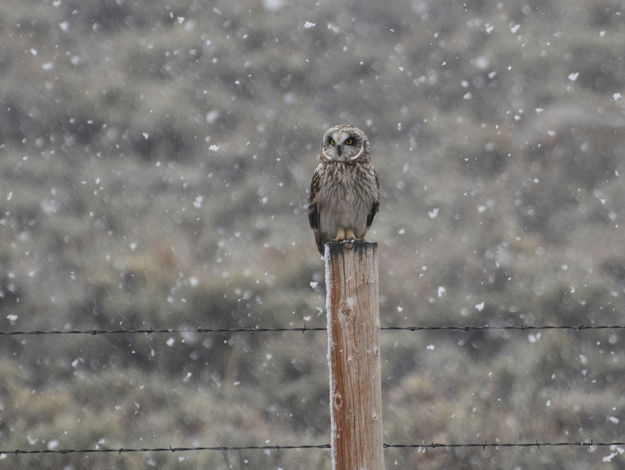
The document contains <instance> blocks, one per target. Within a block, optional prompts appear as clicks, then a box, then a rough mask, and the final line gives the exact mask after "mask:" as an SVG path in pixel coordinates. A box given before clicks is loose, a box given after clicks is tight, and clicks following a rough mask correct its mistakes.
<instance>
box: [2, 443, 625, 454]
mask: <svg viewBox="0 0 625 470" xmlns="http://www.w3.org/2000/svg"><path fill="white" fill-rule="evenodd" d="M613 446H625V441H623V442H621V441H615V442H603V441H601V442H592V441H583V442H574V441H572V442H547V441H544V442H540V441H534V442H474V443H458V444H455V443H436V442H431V443H420V444H384V448H385V449H444V448H448V449H455V448H482V449H487V448H513V447H517V448H536V449H540V448H541V447H613ZM308 449H330V444H302V445H266V446H212V447H206V446H196V447H173V446H168V447H152V448H149V447H140V448H129V447H120V448H101V449H33V450H23V449H12V450H0V455H33V454H62V455H67V454H128V453H135V452H171V453H176V452H205V451H213V452H230V451H246V450H264V451H267V450H275V451H278V452H279V451H282V450H308Z"/></svg>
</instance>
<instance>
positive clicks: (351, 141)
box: [345, 139, 354, 145]
mask: <svg viewBox="0 0 625 470" xmlns="http://www.w3.org/2000/svg"><path fill="white" fill-rule="evenodd" d="M345 145H354V141H353V140H352V139H347V140H346V141H345Z"/></svg>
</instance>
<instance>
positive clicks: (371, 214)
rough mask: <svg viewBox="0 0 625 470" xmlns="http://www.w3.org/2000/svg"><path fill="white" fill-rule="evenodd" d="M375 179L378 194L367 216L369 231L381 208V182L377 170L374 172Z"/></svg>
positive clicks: (376, 193)
mask: <svg viewBox="0 0 625 470" xmlns="http://www.w3.org/2000/svg"><path fill="white" fill-rule="evenodd" d="M373 177H374V179H375V188H376V192H375V199H374V201H373V204H371V209H370V210H369V213H368V214H367V229H368V228H369V227H371V224H372V223H373V218H374V217H375V214H377V212H378V209H379V208H380V181H379V180H378V174H377V173H376V172H375V170H373Z"/></svg>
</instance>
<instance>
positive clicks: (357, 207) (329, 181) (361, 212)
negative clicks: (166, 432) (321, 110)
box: [308, 126, 380, 254]
mask: <svg viewBox="0 0 625 470" xmlns="http://www.w3.org/2000/svg"><path fill="white" fill-rule="evenodd" d="M319 160H320V161H319V165H318V166H317V168H316V169H315V172H314V174H313V177H312V182H311V183H310V195H309V197H308V220H309V221H310V226H311V227H312V229H313V231H314V232H315V241H316V242H317V248H318V249H319V252H320V253H322V254H323V246H324V244H325V243H326V242H328V241H331V240H345V239H352V240H353V239H358V240H362V239H363V238H364V236H365V233H366V232H367V229H368V228H369V227H370V226H371V222H373V217H375V214H376V212H377V211H378V206H379V200H380V198H379V195H380V191H379V184H378V177H377V175H376V173H375V170H374V169H373V166H372V165H371V153H370V146H369V140H368V139H367V136H366V135H365V133H364V132H363V131H361V130H360V129H358V128H357V127H354V126H333V127H331V128H330V129H328V130H327V131H326V132H325V134H324V135H323V143H322V146H321V155H320V156H319Z"/></svg>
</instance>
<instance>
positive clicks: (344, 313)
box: [325, 241, 384, 470]
mask: <svg viewBox="0 0 625 470" xmlns="http://www.w3.org/2000/svg"><path fill="white" fill-rule="evenodd" d="M325 261H326V295H327V306H326V307H327V311H328V362H329V365H330V408H331V415H332V437H331V445H332V468H333V469H334V470H383V469H384V452H383V437H382V391H381V372H380V341H379V332H380V324H379V323H380V321H379V303H378V259H377V244H376V243H367V242H357V241H356V242H351V243H346V242H341V243H328V244H327V245H326V248H325Z"/></svg>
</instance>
